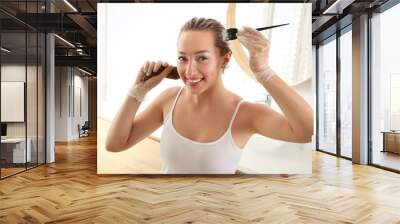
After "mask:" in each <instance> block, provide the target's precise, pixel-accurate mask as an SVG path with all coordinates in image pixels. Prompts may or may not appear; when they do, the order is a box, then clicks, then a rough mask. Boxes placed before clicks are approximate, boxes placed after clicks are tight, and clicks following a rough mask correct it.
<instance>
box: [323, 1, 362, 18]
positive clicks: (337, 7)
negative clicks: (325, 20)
mask: <svg viewBox="0 0 400 224" xmlns="http://www.w3.org/2000/svg"><path fill="white" fill-rule="evenodd" d="M354 1H355V0H336V1H335V2H333V4H332V5H330V6H329V7H328V8H327V9H325V10H324V12H323V13H322V14H324V15H326V14H342V13H343V9H345V8H347V6H349V5H351V3H353V2H354Z"/></svg>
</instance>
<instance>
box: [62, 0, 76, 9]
mask: <svg viewBox="0 0 400 224" xmlns="http://www.w3.org/2000/svg"><path fill="white" fill-rule="evenodd" d="M64 2H65V4H67V5H68V6H69V7H70V8H71V9H72V10H74V11H75V12H78V10H77V9H76V8H75V7H74V6H73V5H72V4H71V3H69V2H68V0H64Z"/></svg>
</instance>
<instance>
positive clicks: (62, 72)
mask: <svg viewBox="0 0 400 224" xmlns="http://www.w3.org/2000/svg"><path fill="white" fill-rule="evenodd" d="M82 75H83V73H81V72H80V71H79V70H77V69H73V68H71V67H56V78H55V79H56V81H55V86H56V88H55V89H56V91H55V123H56V127H55V141H69V140H73V139H77V138H78V137H79V133H78V124H80V125H81V126H82V125H83V123H84V122H85V121H87V120H88V78H87V77H86V76H82ZM79 89H80V95H81V97H80V98H79V97H77V96H79V93H78V90H79ZM79 99H80V100H81V103H79ZM77 105H78V106H79V105H81V106H82V108H81V109H82V114H80V113H79V107H77ZM74 110H75V111H74Z"/></svg>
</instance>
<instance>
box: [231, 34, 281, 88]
mask: <svg viewBox="0 0 400 224" xmlns="http://www.w3.org/2000/svg"><path fill="white" fill-rule="evenodd" d="M237 39H238V40H239V42H240V43H241V44H243V45H244V46H245V47H246V48H247V50H248V51H249V55H250V58H249V65H250V69H251V70H252V71H253V73H254V75H255V76H256V78H257V80H258V81H260V82H261V81H267V80H269V79H270V78H271V77H272V76H273V75H275V73H274V72H273V71H272V69H271V68H270V66H269V62H268V60H269V48H270V42H269V40H268V39H267V38H265V37H264V35H262V34H261V33H260V32H258V31H257V30H255V29H253V28H250V27H243V30H240V31H239V32H238V33H237Z"/></svg>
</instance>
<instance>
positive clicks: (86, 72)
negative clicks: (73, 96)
mask: <svg viewBox="0 0 400 224" xmlns="http://www.w3.org/2000/svg"><path fill="white" fill-rule="evenodd" d="M78 70H79V71H81V72H83V73H85V74H88V75H92V73H89V72H88V71H86V70H83V69H81V68H79V67H78Z"/></svg>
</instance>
